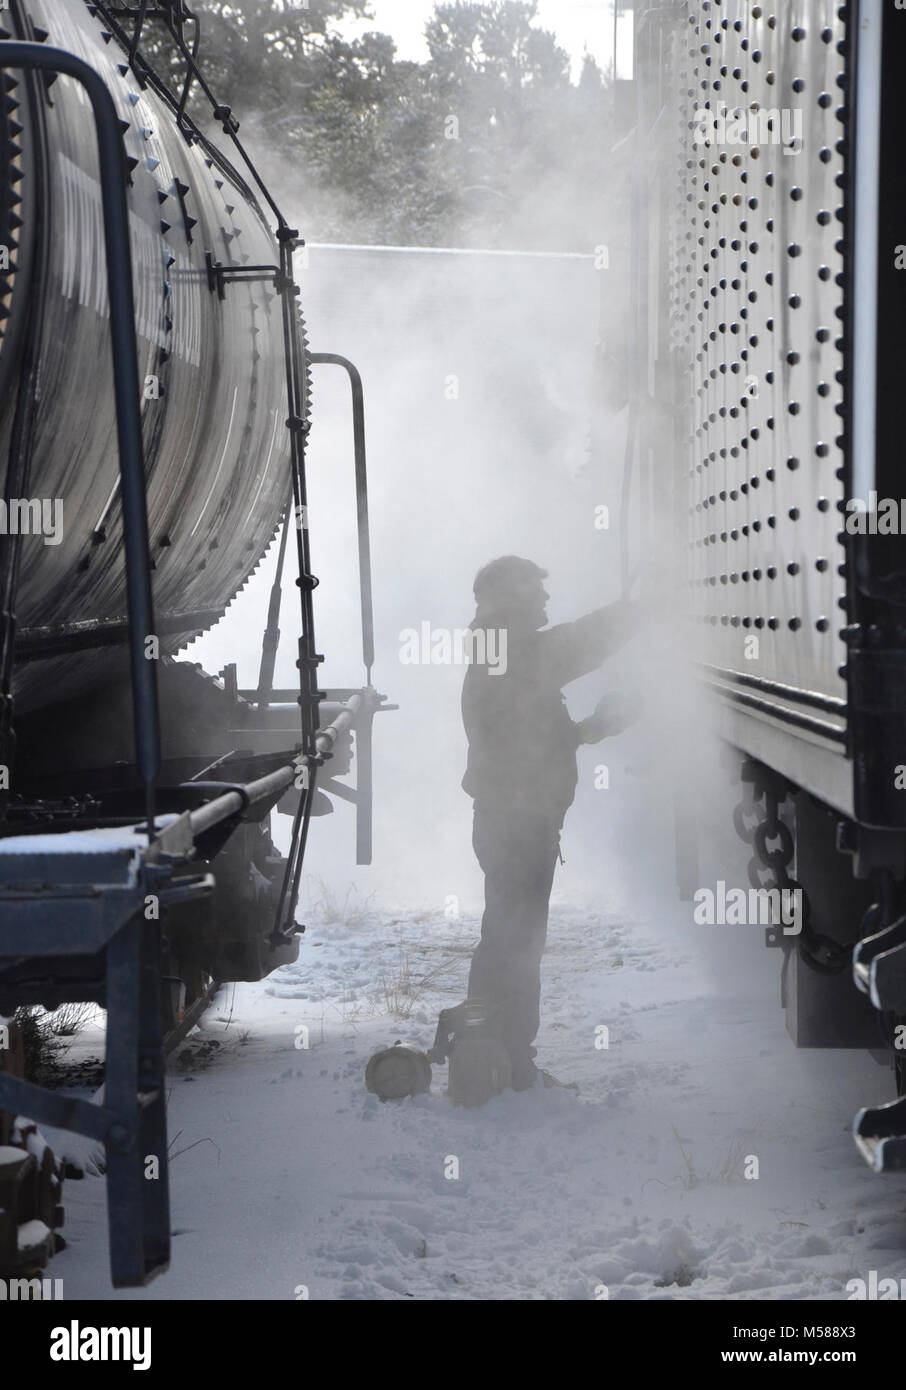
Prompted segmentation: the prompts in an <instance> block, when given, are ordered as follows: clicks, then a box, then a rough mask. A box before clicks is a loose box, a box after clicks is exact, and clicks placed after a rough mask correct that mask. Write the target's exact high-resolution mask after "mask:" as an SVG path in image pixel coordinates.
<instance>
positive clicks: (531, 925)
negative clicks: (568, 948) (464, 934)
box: [469, 805, 560, 1089]
mask: <svg viewBox="0 0 906 1390" xmlns="http://www.w3.org/2000/svg"><path fill="white" fill-rule="evenodd" d="M472 847H473V848H474V850H475V854H476V856H477V858H478V862H479V864H480V865H481V868H482V869H483V871H484V900H485V909H484V916H483V917H482V919H481V940H480V942H479V943H478V945H477V947H476V948H475V953H474V955H473V956H472V968H471V970H470V971H469V998H470V999H486V1000H488V1001H490V1002H491V1003H492V1004H494V1005H496V1006H497V1008H498V1009H499V1011H500V1013H499V1017H500V1022H501V1038H502V1041H503V1044H504V1046H505V1047H506V1049H507V1051H508V1052H509V1054H510V1061H511V1063H512V1066H513V1084H514V1086H515V1087H516V1088H517V1089H519V1088H520V1085H527V1084H528V1083H529V1080H530V1078H531V1076H532V1074H533V1072H534V1064H533V1062H532V1058H533V1057H534V1056H535V1049H534V1048H533V1047H532V1043H533V1041H534V1038H535V1035H536V1033H537V1032H538V1026H539V1023H540V1013H539V1010H540V1001H541V957H542V955H543V953H544V943H545V940H546V938H547V913H548V906H549V903H550V895H551V887H552V885H553V881H554V868H555V866H556V863H557V858H558V856H559V851H560V825H559V823H558V822H557V821H555V820H552V819H551V818H550V816H545V815H544V814H540V813H539V812H537V811H518V812H513V811H507V810H503V809H498V808H494V809H491V808H490V807H479V806H477V805H476V807H475V820H474V824H473V829H472Z"/></svg>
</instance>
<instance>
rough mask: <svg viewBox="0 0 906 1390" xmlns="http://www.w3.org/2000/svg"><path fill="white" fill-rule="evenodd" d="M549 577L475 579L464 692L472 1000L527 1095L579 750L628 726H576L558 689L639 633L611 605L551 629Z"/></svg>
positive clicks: (604, 705) (489, 573)
mask: <svg viewBox="0 0 906 1390" xmlns="http://www.w3.org/2000/svg"><path fill="white" fill-rule="evenodd" d="M545 578H546V571H544V570H542V569H540V568H539V567H538V566H537V565H535V564H533V563H532V562H531V561H530V560H523V559H520V558H518V557H517V556H514V555H507V556H503V557H502V558H501V559H499V560H493V561H492V562H491V563H490V564H489V565H486V566H485V567H484V568H483V569H482V570H481V571H480V572H479V574H478V575H477V577H476V579H475V587H474V592H475V599H476V604H477V612H476V615H475V619H474V621H473V622H472V625H471V627H472V633H473V638H472V654H473V661H472V664H470V665H469V668H468V670H467V672H466V677H465V681H464V684H463V692H462V714H463V723H464V724H465V730H466V735H467V737H468V740H469V758H468V767H467V769H466V775H465V777H464V778H463V783H462V785H463V788H464V790H465V791H466V792H468V794H469V795H470V796H471V797H472V798H473V799H474V802H475V818H474V827H473V835H472V845H473V848H474V850H475V854H476V856H477V858H478V862H479V864H480V865H481V868H482V870H483V872H484V876H485V911H484V916H483V918H482V923H481V940H480V942H479V944H478V946H477V948H476V950H475V954H474V955H473V957H472V967H471V971H470V973H469V998H470V999H483V1000H486V1001H488V1002H489V1003H491V1004H492V1005H494V1006H495V1008H496V1009H497V1011H498V1024H499V1027H500V1034H501V1038H502V1040H503V1043H504V1046H505V1047H506V1049H507V1051H508V1053H509V1056H510V1062H511V1065H512V1084H513V1088H514V1090H528V1089H529V1088H530V1087H532V1086H534V1085H535V1084H536V1081H537V1080H538V1075H539V1072H538V1068H536V1066H535V1063H534V1060H533V1059H534V1056H535V1049H534V1047H533V1046H532V1043H533V1041H534V1038H535V1035H536V1033H537V1032H538V1026H539V1022H540V1019H539V1002H540V993H541V956H542V954H543V951H544V945H545V938H546V935H547V914H548V905H549V901H550V894H551V886H552V884H553V878H554V867H555V865H556V862H557V859H558V857H559V851H560V829H561V827H562V825H563V819H564V816H565V815H566V812H567V810H568V809H569V807H570V806H571V805H572V801H573V797H574V795H575V791H576V783H577V780H578V772H577V767H576V749H577V748H578V747H579V745H580V744H583V743H598V742H599V741H600V740H601V739H602V738H606V737H607V736H608V735H611V734H616V733H619V732H620V730H621V729H623V728H625V727H626V725H627V724H629V723H631V722H632V713H631V711H630V710H629V709H628V708H627V704H626V701H625V699H622V698H620V697H613V696H609V697H605V698H604V699H603V700H602V701H601V702H600V703H599V705H598V707H597V709H596V710H595V713H594V714H593V715H592V716H591V717H590V718H589V719H586V720H583V721H582V722H581V723H579V724H575V723H574V722H573V720H572V719H571V718H570V715H569V712H568V710H567V708H566V704H565V701H564V698H563V693H562V687H563V686H564V685H568V684H569V682H570V681H574V680H577V679H578V678H579V677H580V676H584V675H587V674H588V673H589V672H590V671H593V670H595V669H596V667H598V666H600V664H601V662H602V661H604V660H605V659H606V658H607V657H608V656H611V655H613V653H614V652H616V651H619V649H620V648H621V647H622V646H623V645H624V644H625V643H626V642H627V641H629V639H630V638H631V637H633V636H634V635H635V633H636V632H637V631H638V629H639V626H640V622H639V615H638V612H637V611H636V610H635V609H634V608H633V607H632V606H631V605H629V604H625V603H614V604H611V605H609V606H608V607H606V608H601V609H598V610H597V611H596V612H594V613H589V614H588V615H587V616H586V617H584V618H579V619H578V620H577V621H576V622H572V623H561V624H559V625H558V626H557V627H550V628H545V626H544V625H545V623H546V622H547V612H546V603H547V599H548V597H549V595H548V593H547V592H546V590H545V588H544V583H543V581H544V579H545ZM542 629H543V630H542ZM478 637H483V638H484V640H483V641H476V638H478ZM482 651H483V652H484V655H485V659H484V660H482V659H481V653H482ZM476 653H477V658H476ZM542 1075H545V1079H546V1074H542Z"/></svg>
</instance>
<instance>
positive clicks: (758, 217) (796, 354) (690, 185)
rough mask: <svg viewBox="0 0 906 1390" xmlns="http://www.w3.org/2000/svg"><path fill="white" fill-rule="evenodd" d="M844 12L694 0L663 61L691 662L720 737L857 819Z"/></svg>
mask: <svg viewBox="0 0 906 1390" xmlns="http://www.w3.org/2000/svg"><path fill="white" fill-rule="evenodd" d="M843 13H844V12H843V11H842V9H841V8H840V6H839V5H838V4H837V3H834V0H807V2H806V0H776V2H775V3H773V4H765V5H757V4H752V3H750V0H723V3H716V2H715V3H708V2H707V0H685V3H684V4H681V5H678V6H677V7H676V8H675V10H674V12H673V15H672V24H671V31H672V33H671V40H670V42H671V47H670V48H669V49H668V50H666V51H665V56H666V58H667V61H668V62H669V63H670V64H671V65H672V68H673V77H672V83H673V87H672V91H671V92H670V95H669V97H668V102H669V103H670V104H672V103H676V107H675V111H676V116H677V124H678V126H679V130H680V135H679V141H678V145H677V149H676V166H677V180H676V186H675V188H674V197H673V199H672V212H671V214H670V219H671V227H670V234H669V237H668V248H669V249H668V270H667V274H668V280H669V330H668V334H667V342H668V344H669V346H670V347H671V348H672V350H673V352H674V354H675V355H676V358H677V360H678V363H679V366H680V370H681V376H680V379H681V381H682V386H681V395H682V397H683V400H682V402H681V413H682V416H683V419H684V425H685V431H684V434H685V437H684V441H683V445H682V448H681V450H680V454H679V458H680V462H679V467H680V471H681V473H682V482H683V487H682V491H681V499H680V506H681V511H682V512H683V513H684V519H683V524H684V526H685V543H686V550H687V562H688V569H687V578H688V597H689V604H688V608H689V612H690V616H691V618H692V620H693V624H694V628H695V631H696V633H697V640H696V655H697V658H698V660H699V663H700V669H701V673H702V675H703V678H704V679H705V681H706V682H707V683H708V685H709V686H710V687H711V688H712V689H713V690H715V691H716V692H717V695H718V704H719V706H720V708H721V724H722V728H723V731H724V732H725V733H726V734H727V736H728V737H731V738H732V739H733V741H734V742H736V743H738V744H739V746H741V747H743V748H745V749H746V750H747V751H749V752H751V753H753V754H754V755H755V756H762V757H763V758H764V760H765V761H768V762H770V763H772V764H773V765H775V766H776V765H778V764H780V765H781V766H782V768H783V770H785V771H786V772H787V773H788V774H789V775H791V776H793V777H795V778H796V779H797V780H799V781H800V782H801V783H802V785H805V786H808V787H810V788H811V789H813V790H815V791H816V792H818V793H819V794H821V795H823V796H825V797H826V798H827V799H828V800H830V801H832V802H833V804H835V805H838V806H839V807H840V808H841V809H846V810H848V809H850V808H851V801H852V790H851V772H850V770H849V766H848V764H847V762H846V759H845V754H846V729H847V721H846V709H847V706H846V701H847V688H846V682H845V679H844V676H843V675H842V674H841V668H842V667H843V666H844V663H845V661H846V649H845V646H844V643H843V641H842V638H841V629H842V628H843V626H844V624H845V621H846V619H845V612H844V605H845V594H846V578H845V563H844V560H845V557H844V550H843V545H842V543H841V528H842V521H841V508H842V506H843V503H844V498H845V495H846V490H845V489H846V467H845V465H846V460H845V456H844V446H845V440H844V434H843V427H844V419H843V417H844V410H845V400H844V381H843V370H842V369H843V360H844V348H845V342H844V291H845V276H844V250H845V247H844V240H843V238H844V215H845V207H844V190H845V188H846V184H847V178H848V171H847V167H846V161H847V158H848V149H847V146H846V144H845V135H846V130H847V123H848V114H849V113H848V110H847V106H846V81H847V76H846V47H845V45H846V37H847V35H846V24H845V21H844V19H843V18H841V15H842V14H843Z"/></svg>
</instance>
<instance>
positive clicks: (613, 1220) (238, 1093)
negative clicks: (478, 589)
mask: <svg viewBox="0 0 906 1390" xmlns="http://www.w3.org/2000/svg"><path fill="white" fill-rule="evenodd" d="M309 921H310V923H311V924H310V926H309V930H308V933H307V935H306V937H305V939H304V942H303V946H302V950H301V953H300V959H299V961H298V963H297V964H295V965H293V966H292V967H288V968H285V969H283V970H281V971H279V972H278V973H277V974H276V975H274V976H273V977H271V979H270V980H267V981H264V982H263V983H262V984H260V985H238V986H230V987H229V988H228V989H227V990H225V991H224V992H223V993H222V995H221V996H220V997H219V998H218V1000H217V1001H216V1002H215V1005H214V1007H213V1008H212V1009H211V1011H210V1012H209V1013H208V1014H207V1015H206V1017H205V1019H204V1021H203V1024H202V1026H201V1028H200V1029H198V1030H197V1031H196V1032H194V1033H193V1034H192V1036H191V1038H190V1039H189V1040H187V1042H186V1043H185V1044H184V1045H183V1048H182V1049H181V1050H180V1053H179V1054H178V1055H177V1057H176V1058H175V1059H174V1061H173V1065H172V1068H171V1097H170V1135H171V1154H172V1155H173V1162H172V1202H173V1222H174V1235H175V1238H174V1242H173V1262H172V1267H171V1270H170V1272H169V1273H168V1274H166V1275H165V1276H163V1277H162V1278H161V1279H159V1280H158V1281H157V1282H156V1283H154V1284H153V1285H152V1286H151V1287H150V1288H149V1289H147V1290H145V1291H133V1292H124V1293H120V1294H117V1295H113V1294H112V1293H111V1290H110V1287H109V1279H108V1275H107V1268H106V1259H107V1254H106V1217H105V1211H104V1187H103V1182H102V1180H100V1179H99V1178H97V1177H88V1178H87V1179H86V1180H85V1181H84V1182H81V1183H69V1184H67V1191H66V1207H67V1226H66V1234H67V1236H68V1239H69V1242H70V1244H69V1248H68V1249H67V1251H66V1252H65V1253H64V1254H63V1255H62V1256H60V1258H59V1260H58V1262H57V1263H56V1264H55V1266H54V1273H55V1274H57V1275H59V1276H62V1277H63V1279H64V1286H65V1294H66V1297H67V1298H100V1299H106V1298H111V1297H117V1298H153V1299H191V1298H245V1299H252V1298H258V1299H289V1300H292V1299H294V1298H298V1297H305V1296H308V1297H310V1298H312V1299H404V1298H413V1299H428V1300H434V1299H466V1300H472V1299H520V1300H521V1299H595V1298H600V1297H603V1296H606V1295H605V1293H604V1289H605V1287H606V1290H607V1291H608V1293H609V1297H610V1298H611V1299H643V1298H652V1297H654V1298H664V1297H669V1298H706V1299H727V1298H731V1299H766V1298H772V1299H773V1298H776V1299H786V1298H791V1299H816V1298H846V1297H847V1294H846V1289H845V1285H846V1283H847V1280H849V1279H852V1278H856V1277H861V1278H866V1279H867V1277H868V1272H869V1271H870V1270H873V1269H874V1270H877V1271H878V1272H879V1275H880V1276H881V1277H885V1276H893V1277H895V1278H899V1277H900V1276H901V1274H902V1273H903V1272H904V1265H906V1181H904V1180H898V1179H896V1178H885V1179H881V1178H878V1177H875V1176H874V1175H872V1174H871V1173H870V1172H869V1171H868V1169H867V1168H866V1167H865V1166H864V1164H863V1163H862V1161H861V1159H860V1158H859V1156H858V1155H857V1153H856V1150H855V1147H854V1145H853V1141H852V1138H851V1135H850V1132H849V1126H850V1121H851V1118H852V1115H853V1113H854V1112H855V1110H856V1109H857V1108H858V1107H859V1106H860V1105H862V1104H868V1103H875V1102H877V1101H879V1100H883V1099H889V1098H891V1097H892V1095H893V1083H892V1080H891V1076H890V1074H889V1072H887V1071H886V1070H885V1069H884V1068H883V1067H881V1066H879V1065H877V1063H876V1062H874V1061H872V1059H871V1058H870V1057H868V1056H867V1055H865V1054H862V1053H851V1052H805V1051H798V1052H797V1051H796V1049H795V1048H794V1047H793V1046H792V1044H791V1043H790V1041H789V1039H788V1037H787V1035H786V1032H785V1030H784V1024H783V1016H782V1013H781V1012H780V1009H779V1007H778V984H777V971H778V967H779V953H775V952H768V951H765V950H764V949H763V948H762V947H761V946H760V945H759V944H758V943H752V942H749V941H746V942H745V943H744V944H743V945H740V942H739V940H738V939H737V940H734V941H729V940H728V938H727V937H722V938H720V942H719V945H718V946H715V940H716V939H715V938H714V937H713V936H711V937H708V936H706V935H705V933H707V932H708V931H709V930H711V931H712V932H713V931H714V930H721V931H723V932H724V933H727V932H729V933H731V934H732V933H733V930H734V929H731V928H723V929H707V928H698V929H690V927H689V925H688V922H689V910H688V907H684V906H683V905H674V906H673V908H672V910H671V911H668V912H665V913H663V914H661V915H660V916H659V918H658V920H657V922H655V921H653V920H648V921H645V920H631V919H630V918H629V917H627V915H626V914H625V912H621V911H618V910H617V909H616V907H614V910H612V911H610V912H602V911H601V910H600V909H599V910H598V911H596V912H595V911H591V910H584V909H579V908H578V907H576V906H569V905H568V904H566V903H564V902H560V903H559V904H558V903H557V901H556V900H555V902H554V906H553V908H552V914H551V928H550V933H549V947H548V953H547V956H546V958H545V971H544V1005H543V1026H542V1033H541V1036H540V1039H539V1062H540V1063H541V1064H543V1065H544V1066H546V1067H548V1068H549V1069H550V1070H551V1071H552V1072H553V1073H554V1074H555V1075H557V1076H559V1077H561V1078H562V1079H564V1080H574V1081H577V1082H578V1083H579V1085H580V1094H579V1096H578V1097H576V1096H575V1095H573V1094H572V1093H570V1092H567V1091H560V1090H547V1091H544V1090H542V1091H537V1092H531V1093H523V1094H518V1095H517V1094H514V1093H508V1094H505V1095H503V1096H501V1097H499V1098H497V1099H495V1100H493V1101H492V1102H490V1103H489V1104H488V1105H487V1106H486V1107H485V1108H483V1109H481V1110H477V1111H476V1110H460V1109H456V1108H454V1107H453V1106H452V1105H451V1104H450V1102H449V1101H448V1100H447V1098H446V1096H445V1094H444V1091H445V1081H446V1072H445V1070H444V1069H440V1068H435V1069H434V1083H433V1087H432V1092H431V1094H430V1095H426V1096H421V1097H419V1098H417V1099H410V1100H406V1101H402V1102H398V1103H389V1104H386V1105H383V1104H380V1103H379V1102H378V1101H377V1100H376V1099H375V1098H374V1097H373V1096H369V1095H368V1094H367V1093H366V1091H365V1087H364V1070H365V1065H366V1062H367V1060H368V1058H369V1056H370V1055H371V1054H372V1053H373V1052H374V1051H376V1050H377V1049H378V1048H379V1047H382V1046H386V1045H388V1044H392V1043H393V1042H395V1041H396V1040H397V1039H401V1040H402V1041H403V1042H406V1043H410V1044H413V1045H415V1046H418V1047H422V1048H426V1047H428V1046H429V1045H430V1043H431V1041H432V1039H433V1034H434V1027H435V1022H436V1015H437V1010H438V1008H440V1007H443V1006H447V1005H450V1004H453V1003H457V1002H459V1000H460V999H461V998H462V997H463V996H464V986H465V981H466V974H467V968H468V960H469V953H470V950H471V947H472V945H473V944H474V940H475V937H476V934H477V929H478V919H477V917H476V916H474V915H472V916H468V915H463V916H462V917H461V918H459V919H458V920H447V919H446V918H445V917H444V915H443V913H442V912H437V911H434V912H425V913H419V912H417V911H411V910H410V911H407V912H405V913H400V914H396V915H394V913H393V912H392V911H389V910H381V909H378V908H375V907H374V906H373V904H372V905H371V906H369V905H367V904H365V905H361V904H360V905H357V903H356V900H355V897H354V896H353V897H352V898H351V899H350V900H348V901H347V902H346V903H345V904H342V905H340V906H332V907H331V906H330V905H329V904H327V905H324V904H322V911H321V912H320V914H315V918H314V919H312V918H311V916H310V915H309ZM756 935H760V934H759V933H756ZM728 981H729V983H728ZM299 1025H304V1027H305V1028H307V1030H308V1041H309V1046H308V1048H304V1047H299V1046H297V1041H299V1042H302V1041H304V1040H305V1035H304V1032H300V1031H298V1029H299ZM601 1025H604V1026H605V1027H606V1028H607V1029H608V1030H609V1044H610V1045H609V1047H607V1048H602V1047H600V1046H596V1036H597V1037H601V1036H602V1035H600V1034H596V1029H598V1028H599V1027H600V1026H601ZM212 1044H217V1046H213V1045H212ZM73 1142H74V1141H70V1147H71V1145H72V1143H73ZM752 1158H755V1159H757V1168H758V1176H757V1178H747V1177H746V1176H745V1172H746V1170H747V1168H748V1171H750V1172H751V1171H753V1168H754V1165H753V1164H752V1162H751V1160H752ZM452 1160H456V1162H455V1163H454V1162H452ZM457 1168H458V1176H451V1174H454V1173H455V1172H456V1170H457Z"/></svg>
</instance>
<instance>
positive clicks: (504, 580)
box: [472, 555, 547, 604]
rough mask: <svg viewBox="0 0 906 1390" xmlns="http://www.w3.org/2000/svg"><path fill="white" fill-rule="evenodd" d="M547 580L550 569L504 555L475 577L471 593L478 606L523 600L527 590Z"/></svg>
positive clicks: (484, 567)
mask: <svg viewBox="0 0 906 1390" xmlns="http://www.w3.org/2000/svg"><path fill="white" fill-rule="evenodd" d="M546 578H547V570H543V569H542V568H541V566H540V565H536V564H535V562H534V560H524V559H523V558H522V557H521V556H520V555H501V556H500V558H499V559H497V560H491V561H490V563H489V564H487V565H484V566H483V567H482V568H481V569H480V570H479V571H478V573H477V574H476V576H475V583H474V584H473V586H472V592H473V593H474V595H475V599H476V602H477V603H479V604H488V603H493V604H497V603H500V602H501V601H503V602H506V601H507V600H509V599H519V598H522V597H523V596H524V594H525V592H526V590H527V589H529V588H532V587H534V585H536V584H539V583H540V582H541V581H542V580H543V579H546Z"/></svg>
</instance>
